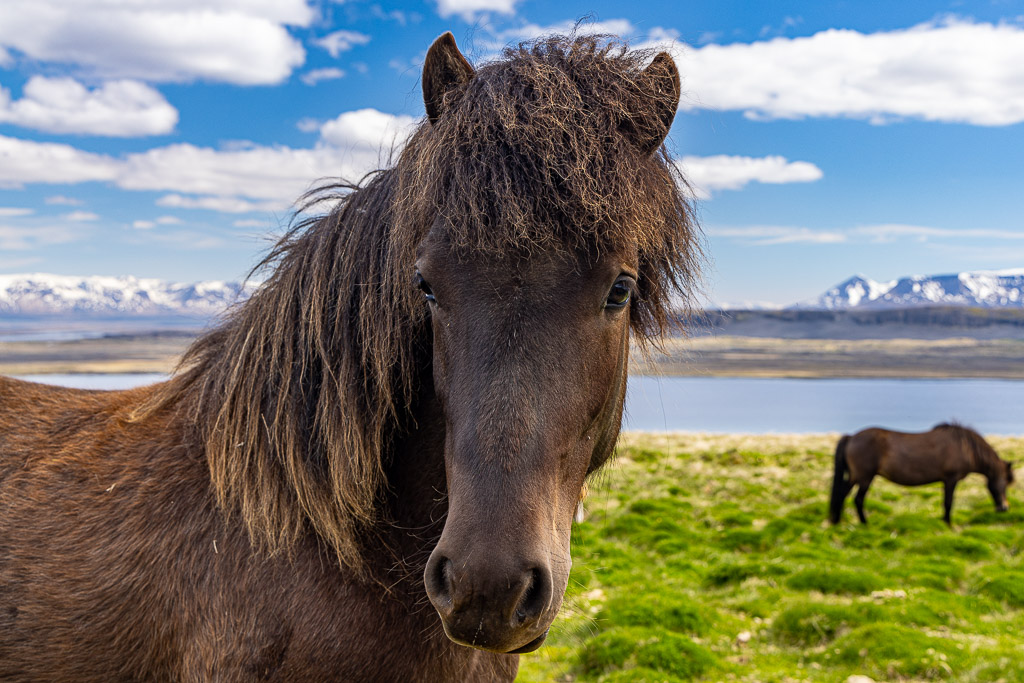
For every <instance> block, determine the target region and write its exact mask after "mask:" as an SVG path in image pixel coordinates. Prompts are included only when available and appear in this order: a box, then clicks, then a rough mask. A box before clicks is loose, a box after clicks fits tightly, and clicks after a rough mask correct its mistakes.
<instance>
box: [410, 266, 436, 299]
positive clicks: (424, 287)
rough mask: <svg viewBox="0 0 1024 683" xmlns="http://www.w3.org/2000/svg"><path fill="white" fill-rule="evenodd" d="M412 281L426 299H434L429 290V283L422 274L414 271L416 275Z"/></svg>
mask: <svg viewBox="0 0 1024 683" xmlns="http://www.w3.org/2000/svg"><path fill="white" fill-rule="evenodd" d="M413 282H414V283H415V285H416V287H417V288H418V289H419V290H420V291H421V292H423V296H424V297H426V299H427V301H435V299H434V292H432V291H431V289H430V285H429V284H428V283H427V281H426V280H424V279H423V276H422V275H420V272H419V271H418V270H417V271H416V277H414V278H413Z"/></svg>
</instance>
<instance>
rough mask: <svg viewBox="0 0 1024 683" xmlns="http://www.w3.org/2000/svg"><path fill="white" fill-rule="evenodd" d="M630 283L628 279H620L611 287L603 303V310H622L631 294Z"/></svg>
mask: <svg viewBox="0 0 1024 683" xmlns="http://www.w3.org/2000/svg"><path fill="white" fill-rule="evenodd" d="M632 284H633V283H632V282H631V281H630V280H629V278H625V277H620V278H619V279H618V280H616V281H615V284H614V285H612V288H611V291H610V292H608V298H607V299H606V300H605V302H604V307H605V308H623V307H624V306H625V305H626V304H628V303H629V298H630V296H631V295H632V294H633V287H632Z"/></svg>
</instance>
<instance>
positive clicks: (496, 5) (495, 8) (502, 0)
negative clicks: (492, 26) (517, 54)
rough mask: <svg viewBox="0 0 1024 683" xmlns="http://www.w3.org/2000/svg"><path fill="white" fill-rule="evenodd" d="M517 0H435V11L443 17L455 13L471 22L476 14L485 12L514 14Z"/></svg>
mask: <svg viewBox="0 0 1024 683" xmlns="http://www.w3.org/2000/svg"><path fill="white" fill-rule="evenodd" d="M518 1H519V0H437V13H438V14H440V15H441V16H442V17H444V18H446V19H447V18H448V17H450V16H453V15H457V16H459V17H461V18H462V20H463V21H465V22H468V23H472V22H473V21H474V20H475V19H476V18H477V16H478V15H480V14H483V13H486V12H497V13H498V14H515V12H516V3H517V2H518Z"/></svg>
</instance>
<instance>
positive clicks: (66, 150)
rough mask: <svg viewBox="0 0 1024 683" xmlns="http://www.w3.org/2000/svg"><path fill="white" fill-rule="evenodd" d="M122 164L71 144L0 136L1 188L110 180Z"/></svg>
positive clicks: (115, 176) (116, 174)
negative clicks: (33, 184)
mask: <svg viewBox="0 0 1024 683" xmlns="http://www.w3.org/2000/svg"><path fill="white" fill-rule="evenodd" d="M121 167H122V165H121V164H120V163H119V162H118V161H117V160H115V159H113V158H111V157H109V156H105V155H102V154H93V153H91V152H84V151H82V150H80V149H77V148H75V147H72V146H71V145H64V144H58V143H52V142H33V141H30V140H21V139H18V138H10V137H6V136H3V135H0V188H2V187H5V188H20V187H23V186H24V185H25V184H28V183H81V182H87V181H90V180H100V181H110V180H114V179H115V178H117V176H118V172H119V171H120V169H121Z"/></svg>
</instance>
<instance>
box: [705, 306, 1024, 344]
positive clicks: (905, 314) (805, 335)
mask: <svg viewBox="0 0 1024 683" xmlns="http://www.w3.org/2000/svg"><path fill="white" fill-rule="evenodd" d="M687 327H688V331H689V333H690V334H696V335H703V334H716V335H733V336H740V337H778V338H789V339H898V338H906V339H942V338H947V337H971V338H974V339H1024V308H980V307H971V306H908V307H903V308H867V309H860V308H853V309H840V310H821V309H818V310H809V309H783V310H774V311H764V310H762V311H733V310H729V311H704V312H703V313H702V314H701V315H699V316H696V317H695V318H694V319H693V320H692V321H691V322H690V324H689V325H687Z"/></svg>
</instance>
